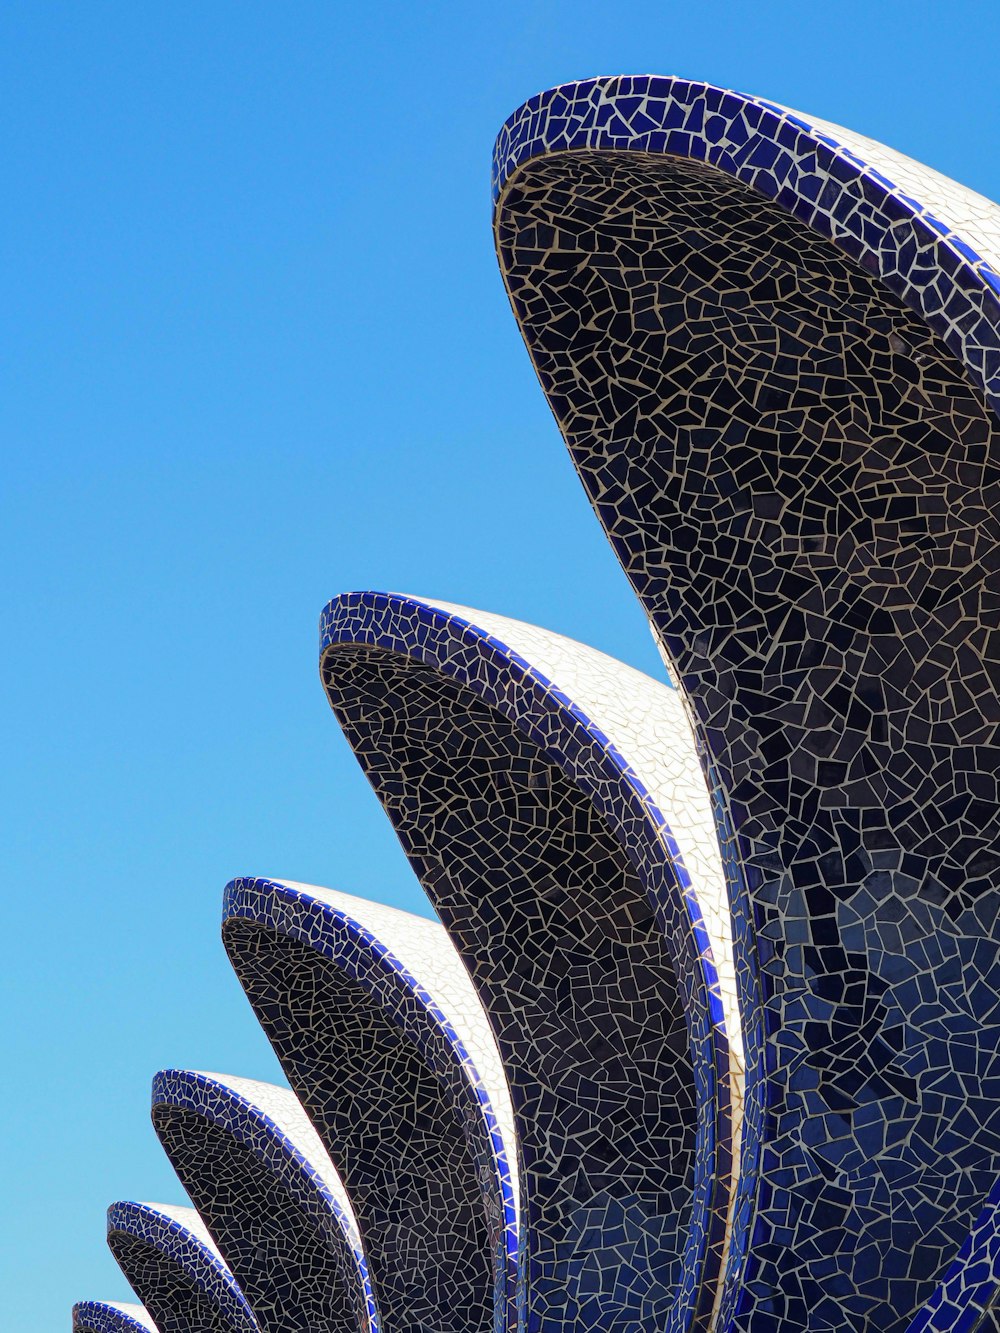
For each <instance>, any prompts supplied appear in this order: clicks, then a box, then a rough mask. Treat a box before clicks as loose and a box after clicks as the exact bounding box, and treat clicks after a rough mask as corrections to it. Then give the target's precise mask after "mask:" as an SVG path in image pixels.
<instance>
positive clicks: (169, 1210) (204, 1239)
mask: <svg viewBox="0 0 1000 1333" xmlns="http://www.w3.org/2000/svg"><path fill="white" fill-rule="evenodd" d="M139 1207H140V1208H146V1209H148V1210H149V1211H150V1212H151V1213H159V1214H160V1216H161V1217H166V1218H168V1219H169V1220H170V1221H171V1222H176V1223H177V1224H178V1225H179V1226H182V1227H183V1228H184V1229H185V1231H190V1232H191V1234H192V1235H193V1236H194V1237H195V1239H196V1240H197V1241H199V1243H200V1244H202V1245H204V1247H205V1249H206V1250H208V1251H210V1253H211V1254H212V1256H213V1258H215V1259H217V1260H218V1261H219V1263H220V1264H221V1265H222V1266H223V1268H225V1270H226V1272H228V1271H229V1265H228V1264H227V1263H226V1261H225V1259H223V1257H222V1255H221V1254H220V1253H219V1249H218V1246H217V1245H216V1243H215V1241H214V1240H213V1239H212V1237H211V1236H210V1235H209V1233H208V1228H207V1227H206V1226H205V1223H204V1222H203V1221H202V1220H201V1214H200V1213H199V1212H198V1211H197V1209H195V1208H184V1207H182V1206H181V1205H180V1204H173V1203H147V1202H146V1201H145V1200H140V1201H139Z"/></svg>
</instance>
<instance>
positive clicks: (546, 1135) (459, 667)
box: [321, 593, 742, 1331]
mask: <svg viewBox="0 0 1000 1333" xmlns="http://www.w3.org/2000/svg"><path fill="white" fill-rule="evenodd" d="M321 635H322V648H323V664H322V670H323V675H324V680H325V683H326V687H327V692H328V695H329V697H330V700H331V703H332V704H333V707H334V710H335V712H336V714H337V718H338V720H339V721H340V723H341V725H342V726H343V728H344V730H345V733H346V735H347V737H348V739H349V741H350V742H351V744H352V746H353V748H354V750H355V753H356V754H357V756H358V759H359V761H360V763H361V765H362V767H363V769H364V771H365V773H366V776H367V777H368V779H369V781H370V782H371V783H372V784H373V786H374V788H375V790H376V792H377V794H378V795H379V797H380V798H381V800H382V801H383V803H384V805H385V807H386V811H387V813H388V814H389V817H390V819H391V820H392V821H393V824H394V826H395V829H396V832H397V835H398V836H399V837H400V839H401V841H402V843H403V846H404V848H405V850H406V851H407V854H408V855H409V857H410V860H411V862H412V863H413V865H414V868H415V870H416V871H417V874H418V876H419V877H420V880H421V883H422V884H423V885H424V888H425V889H426V890H427V892H428V894H429V896H430V897H431V900H432V902H433V903H434V905H435V907H436V908H437V910H438V912H439V913H440V915H441V918H442V920H443V922H444V924H445V926H446V927H447V928H448V929H449V931H450V933H451V935H452V938H453V939H454V941H455V943H456V945H457V947H458V949H459V952H460V953H461V954H462V957H463V958H464V960H465V963H466V965H467V966H468V968H469V971H470V974H471V975H472V977H473V980H474V981H475V982H476V985H477V987H478V989H479V992H480V996H481V998H482V1000H483V1003H484V1005H485V1007H486V1009H487V1012H488V1013H489V1016H490V1019H491V1021H492V1023H493V1027H494V1031H495V1033H496V1036H497V1042H498V1045H499V1047H500V1052H501V1055H502V1057H503V1060H504V1065H505V1068H506V1071H507V1076H508V1081H509V1083H510V1088H511V1095H512V1098H513V1101H514V1116H515V1123H516V1126H517V1132H518V1144H519V1152H520V1168H519V1177H520V1180H521V1193H522V1215H523V1218H524V1225H523V1242H522V1243H523V1245H524V1247H525V1259H524V1264H523V1273H524V1276H525V1283H526V1291H525V1293H524V1294H523V1296H522V1320H523V1322H524V1324H525V1326H526V1327H527V1328H528V1329H535V1328H542V1327H544V1328H546V1329H552V1330H553V1331H554V1330H556V1329H570V1328H580V1327H583V1326H586V1327H587V1328H590V1329H605V1328H607V1329H610V1328H612V1327H613V1328H615V1329H624V1328H632V1327H633V1326H634V1327H636V1328H639V1327H642V1326H646V1327H648V1326H650V1323H651V1322H653V1321H655V1323H656V1325H657V1326H666V1327H674V1326H676V1327H678V1328H679V1327H684V1326H685V1322H686V1321H687V1320H688V1319H690V1318H691V1317H692V1316H693V1314H694V1313H695V1312H698V1313H699V1314H700V1316H701V1317H707V1316H708V1314H709V1313H710V1312H711V1309H712V1308H713V1305H714V1303H715V1301H716V1298H717V1288H718V1279H719V1274H720V1272H721V1267H722V1263H723V1259H724V1252H725V1247H726V1244H727V1223H728V1221H729V1215H730V1206H731V1201H732V1199H731V1184H732V1177H733V1171H732V1166H733V1139H734V1125H733V1119H734V1096H735V1097H737V1098H738V1097H739V1096H740V1095H741V1090H742V1067H741V1064H740V1060H741V1056H740V1054H739V1052H740V1041H741V1034H740V1032H739V1028H738V1023H739V1015H738V1010H737V1008H736V997H735V979H734V977H733V975H732V946H731V942H730V937H729V915H728V911H727V910H726V904H725V884H724V878H723V869H722V863H721V858H720V857H719V849H718V843H717V840H716V835H715V829H714V824H713V821H712V813H711V806H710V798H709V793H708V791H707V788H706V786H705V782H704V778H703V777H702V776H701V773H700V770H699V768H698V763H697V756H696V755H695V753H694V743H693V740H692V737H691V733H690V728H689V725H688V722H687V718H686V715H685V713H684V708H683V703H682V701H681V699H680V697H679V696H678V695H677V693H676V691H674V690H672V689H670V688H668V687H666V686H664V685H662V684H660V683H658V682H656V681H652V680H650V679H649V678H648V677H644V676H642V675H641V673H639V672H636V671H633V670H631V668H628V667H625V666H622V664H621V663H617V662H614V661H613V660H612V659H610V658H607V657H605V656H604V655H603V654H601V653H597V652H595V651H594V650H593V649H588V648H585V647H584V646H583V645H580V644H574V643H571V642H570V641H569V640H564V639H561V638H560V637H559V636H557V635H550V634H547V633H546V632H545V631H541V630H538V629H536V628H535V627H533V626H525V625H520V624H518V623H517V622H514V621H508V620H505V619H503V618H501V617H494V616H489V615H485V614H483V613H479V612H472V611H465V610H464V609H463V608H455V607H449V606H446V605H443V604H435V605H432V604H430V603H426V602H421V601H419V600H417V599H414V598H405V597H401V596H395V595H387V594H374V593H372V594H353V595H350V596H347V597H342V598H339V599H337V600H336V601H335V602H333V603H331V604H330V606H329V607H328V608H327V610H326V612H325V613H324V616H323V621H322V627H321ZM529 662H530V663H531V665H529ZM626 755H627V756H628V757H626ZM713 937H714V943H715V945H716V948H714V949H713ZM723 975H725V977H727V978H729V980H728V981H726V982H725V983H724V984H723V982H722V981H721V980H720V977H722V976H723Z"/></svg>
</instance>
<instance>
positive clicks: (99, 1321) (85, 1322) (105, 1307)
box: [73, 1301, 157, 1333]
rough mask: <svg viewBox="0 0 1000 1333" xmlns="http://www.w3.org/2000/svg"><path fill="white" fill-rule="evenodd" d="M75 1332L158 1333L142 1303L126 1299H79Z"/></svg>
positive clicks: (75, 1311) (75, 1308)
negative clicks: (138, 1303) (133, 1303)
mask: <svg viewBox="0 0 1000 1333" xmlns="http://www.w3.org/2000/svg"><path fill="white" fill-rule="evenodd" d="M73 1333H157V1328H156V1325H155V1324H154V1323H153V1321H152V1319H150V1317H149V1315H148V1314H147V1313H146V1311H145V1310H144V1309H143V1307H142V1306H141V1305H131V1304H129V1303H128V1302H125V1301H77V1303H76V1305H74V1306H73Z"/></svg>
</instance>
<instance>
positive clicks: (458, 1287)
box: [223, 879, 518, 1333]
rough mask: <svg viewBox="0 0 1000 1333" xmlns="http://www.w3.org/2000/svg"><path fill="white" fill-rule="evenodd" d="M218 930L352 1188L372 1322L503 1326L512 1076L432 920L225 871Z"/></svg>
mask: <svg viewBox="0 0 1000 1333" xmlns="http://www.w3.org/2000/svg"><path fill="white" fill-rule="evenodd" d="M223 939H224V941H225V944H226V949H227V951H228V953H229V956H230V959H231V960H232V963H233V966H234V968H235V969H236V972H237V975H238V976H239V978H240V981H241V983H242V985H243V987H244V989H245V991H246V993H247V996H248V998H249V999H250V1002H251V1004H252V1005H253V1007H254V1011H255V1013H256V1014H257V1017H258V1018H259V1020H260V1022H261V1025H262V1026H263V1028H264V1030H265V1032H266V1033H267V1035H268V1037H269V1038H270V1040H271V1042H272V1043H273V1045H274V1048H275V1051H276V1052H277V1054H278V1057H279V1059H280V1060H281V1063H282V1066H283V1068H284V1070H285V1073H286V1075H287V1077H288V1079H289V1082H290V1083H291V1084H292V1087H293V1088H294V1090H295V1092H296V1094H297V1096H298V1097H299V1098H300V1100H301V1102H302V1104H303V1106H304V1108H305V1109H306V1111H307V1112H308V1114H309V1116H310V1119H311V1120H312V1123H313V1124H314V1125H315V1127H316V1129H317V1131H318V1133H319V1135H320V1138H321V1139H322V1140H323V1143H324V1146H325V1147H326V1148H327V1150H328V1151H329V1153H330V1156H331V1158H332V1160H333V1161H334V1163H335V1165H336V1167H337V1170H338V1172H339V1174H340V1176H341V1179H342V1180H343V1181H344V1184H345V1187H346V1189H347V1191H348V1193H349V1195H350V1197H351V1199H352V1202H353V1206H354V1211H355V1215H356V1218H357V1221H358V1227H359V1230H360V1232H361V1236H362V1240H363V1243H364V1249H365V1255H366V1258H367V1261H368V1267H369V1271H370V1274H371V1279H372V1283H373V1286H374V1288H375V1292H376V1297H377V1300H378V1308H379V1316H380V1324H381V1329H382V1333H395V1330H403V1329H406V1330H413V1333H418V1330H424V1329H434V1330H441V1331H443V1330H455V1333H458V1331H459V1330H484V1331H487V1333H488V1330H490V1329H491V1328H492V1327H494V1326H495V1327H496V1328H498V1329H504V1328H507V1327H509V1326H513V1324H514V1316H515V1313H516V1312H515V1305H514V1301H515V1281H516V1267H517V1258H518V1251H517V1212H516V1209H517V1194H516V1173H515V1172H514V1171H513V1170H512V1167H513V1166H514V1164H515V1163H516V1147H515V1142H514V1127H513V1112H512V1109H511V1105H510V1094H509V1093H508V1091H507V1086H506V1081H505V1079H504V1075H503V1070H502V1068H501V1065H500V1056H499V1053H498V1051H497V1048H496V1042H495V1041H494V1039H493V1035H492V1032H491V1030H490V1027H489V1024H488V1022H487V1019H486V1016H485V1014H484V1013H483V1009H482V1006H481V1004H480V1003H479V1000H478V997H477V995H476V992H475V989H474V988H473V985H472V982H471V981H470V980H469V976H468V973H467V972H466V970H465V968H464V966H463V964H462V961H461V959H460V958H459V956H458V954H457V952H456V951H455V948H454V946H453V945H452V943H451V941H450V940H449V939H448V936H447V934H446V933H445V931H444V930H443V928H442V927H441V926H440V925H439V924H438V923H437V922H434V921H428V920H424V919H422V918H420V917H416V916H413V915H412V914H410V913H408V912H400V911H396V910H394V909H393V908H391V907H385V906H382V905H380V904H377V903H370V902H365V901H363V900H361V899H359V898H353V897H350V896H349V895H347V894H343V893H336V892H334V891H332V890H330V889H322V888H317V887H315V886H314V885H303V884H295V883H285V882H280V883H279V882H276V881H273V880H267V879H238V880H234V881H233V882H232V883H231V884H230V885H228V887H227V889H226V897H225V906H224V910H223Z"/></svg>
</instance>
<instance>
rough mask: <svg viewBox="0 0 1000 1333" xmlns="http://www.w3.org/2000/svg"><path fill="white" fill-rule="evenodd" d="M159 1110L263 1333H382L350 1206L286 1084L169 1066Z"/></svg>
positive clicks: (163, 1133)
mask: <svg viewBox="0 0 1000 1333" xmlns="http://www.w3.org/2000/svg"><path fill="white" fill-rule="evenodd" d="M152 1116H153V1126H154V1128H155V1129H156V1132H157V1134H158V1136H159V1138H160V1142H161V1143H162V1144H163V1147H164V1149H165V1151H166V1153H167V1156H168V1157H169V1158H170V1161H171V1163H172V1165H173V1167H174V1170H175V1171H176V1172H177V1175H178V1177H179V1178H180V1181H181V1184H182V1185H183V1186H184V1188H185V1190H186V1191H187V1193H188V1194H189V1195H190V1196H191V1199H192V1201H193V1203H194V1205H195V1207H196V1208H197V1210H198V1212H199V1213H200V1214H201V1217H202V1220H203V1221H204V1223H205V1225H206V1227H207V1228H208V1230H209V1232H210V1233H211V1236H212V1238H213V1240H214V1241H215V1243H216V1245H218V1247H219V1250H220V1251H221V1253H222V1256H223V1258H224V1259H225V1261H226V1263H227V1264H228V1265H229V1267H230V1269H231V1270H232V1272H233V1275H234V1276H235V1278H236V1281H237V1282H238V1283H239V1285H240V1288H241V1289H242V1291H243V1293H244V1295H245V1296H246V1299H247V1301H248V1303H249V1305H250V1307H251V1309H252V1310H253V1313H254V1316H255V1318H256V1320H257V1322H258V1323H259V1324H260V1326H261V1329H262V1330H265V1333H303V1330H306V1329H308V1330H309V1333H377V1330H378V1319H377V1315H376V1311H375V1302H374V1297H373V1295H372V1290H371V1284H370V1282H369V1280H368V1271H367V1265H366V1263H365V1257H364V1253H363V1251H362V1247H361V1241H360V1239H359V1237H358V1232H357V1226H356V1223H355V1221H354V1216H353V1213H352V1211H351V1206H350V1203H349V1202H348V1199H347V1195H346V1193H345V1191H344V1187H343V1185H342V1183H341V1181H340V1179H339V1177H338V1176H337V1173H336V1171H335V1170H334V1167H333V1163H332V1162H331V1161H330V1159H329V1156H328V1155H327V1153H326V1150H325V1149H324V1147H323V1145H322V1144H321V1143H320V1141H319V1139H318V1138H317V1136H316V1131H315V1130H314V1129H313V1128H312V1126H311V1125H310V1123H309V1121H308V1119H307V1117H306V1115H305V1112H304V1111H303V1110H302V1107H301V1106H300V1105H299V1103H298V1101H297V1100H296V1099H295V1097H294V1095H293V1094H292V1093H291V1092H289V1091H288V1089H286V1088H278V1087H275V1086H273V1085H272V1084H270V1083H258V1082H256V1081H254V1080H251V1079H243V1078H231V1077H229V1076H225V1077H223V1076H222V1075H219V1074H204V1073H195V1072H193V1071H191V1070H179V1069H168V1070H164V1071H162V1072H161V1073H159V1074H157V1075H156V1077H155V1078H154V1080H153V1112H152Z"/></svg>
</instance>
